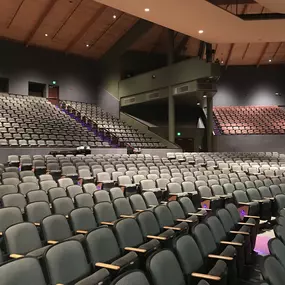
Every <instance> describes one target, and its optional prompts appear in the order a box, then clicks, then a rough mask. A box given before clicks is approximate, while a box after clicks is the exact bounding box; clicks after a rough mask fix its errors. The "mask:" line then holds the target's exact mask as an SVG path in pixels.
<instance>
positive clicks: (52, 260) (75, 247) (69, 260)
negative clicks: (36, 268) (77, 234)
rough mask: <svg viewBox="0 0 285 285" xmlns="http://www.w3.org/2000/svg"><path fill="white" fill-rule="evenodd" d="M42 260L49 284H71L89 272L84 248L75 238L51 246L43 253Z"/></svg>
mask: <svg viewBox="0 0 285 285" xmlns="http://www.w3.org/2000/svg"><path fill="white" fill-rule="evenodd" d="M44 260H45V264H46V268H47V271H48V275H49V279H50V281H51V284H58V283H61V284H73V283H74V282H75V281H78V280H80V279H83V278H84V277H86V276H87V275H89V273H90V267H89V264H88V262H87V259H86V256H85V253H84V249H83V247H82V245H81V243H80V242H79V241H76V240H69V241H65V242H62V243H59V244H56V245H54V246H52V247H51V248H49V249H48V251H47V252H46V253H45V256H44ZM59 268H60V270H59Z"/></svg>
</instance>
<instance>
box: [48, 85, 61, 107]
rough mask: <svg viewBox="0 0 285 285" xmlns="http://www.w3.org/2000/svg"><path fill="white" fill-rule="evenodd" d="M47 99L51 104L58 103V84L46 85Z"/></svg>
mask: <svg viewBox="0 0 285 285" xmlns="http://www.w3.org/2000/svg"><path fill="white" fill-rule="evenodd" d="M48 101H49V102H51V103H52V104H53V105H57V106H58V104H59V86H57V85H49V86H48Z"/></svg>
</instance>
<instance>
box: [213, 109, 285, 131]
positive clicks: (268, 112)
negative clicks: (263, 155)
mask: <svg viewBox="0 0 285 285" xmlns="http://www.w3.org/2000/svg"><path fill="white" fill-rule="evenodd" d="M214 121H215V124H216V128H217V131H218V132H219V133H220V134H223V135H253V134H254V135H263V134H284V133H285V112H284V110H283V109H281V108H279V107H278V106H244V107H242V106H231V107H214Z"/></svg>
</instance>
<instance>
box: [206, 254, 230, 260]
mask: <svg viewBox="0 0 285 285" xmlns="http://www.w3.org/2000/svg"><path fill="white" fill-rule="evenodd" d="M208 257H209V258H215V259H222V260H229V261H230V260H233V259H234V258H233V257H229V256H223V255H216V254H209V255H208Z"/></svg>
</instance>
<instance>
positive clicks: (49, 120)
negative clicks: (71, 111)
mask: <svg viewBox="0 0 285 285" xmlns="http://www.w3.org/2000/svg"><path fill="white" fill-rule="evenodd" d="M0 104H1V110H0V146H11V147H78V146H90V147H110V144H109V143H108V142H107V141H103V140H102V138H100V137H98V136H96V135H95V134H94V133H93V132H90V131H88V129H87V128H85V127H83V126H82V125H81V124H80V123H78V122H76V121H74V120H73V119H71V118H70V117H69V116H67V115H66V114H65V113H63V112H61V111H60V110H59V109H58V108H56V107H55V106H54V105H52V104H50V103H49V102H48V101H47V100H46V99H44V98H38V97H31V96H20V95H11V94H0Z"/></svg>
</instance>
